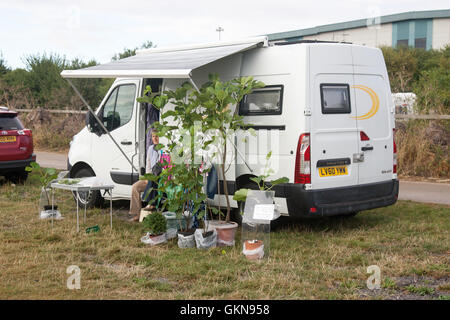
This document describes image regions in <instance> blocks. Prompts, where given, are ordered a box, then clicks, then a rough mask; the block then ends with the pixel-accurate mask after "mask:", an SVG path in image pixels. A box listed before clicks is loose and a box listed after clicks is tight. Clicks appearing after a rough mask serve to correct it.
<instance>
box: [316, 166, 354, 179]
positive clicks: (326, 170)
mask: <svg viewBox="0 0 450 320" xmlns="http://www.w3.org/2000/svg"><path fill="white" fill-rule="evenodd" d="M347 174H348V171H347V167H346V166H341V167H322V168H319V176H321V177H332V176H345V175H347Z"/></svg>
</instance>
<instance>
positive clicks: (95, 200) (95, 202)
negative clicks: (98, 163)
mask: <svg viewBox="0 0 450 320" xmlns="http://www.w3.org/2000/svg"><path fill="white" fill-rule="evenodd" d="M94 176H95V174H94V173H93V172H92V170H91V169H90V168H80V169H78V170H77V171H76V172H75V173H74V174H73V175H72V177H73V178H86V177H94ZM85 194H86V193H85V192H79V193H78V197H77V194H76V193H75V192H73V198H74V200H75V202H78V205H79V206H80V207H81V208H83V207H84V206H85V204H86V208H93V207H96V206H100V205H101V204H102V203H103V197H102V196H101V194H100V191H98V190H96V191H89V194H88V201H87V202H86V200H85V197H84V195H85Z"/></svg>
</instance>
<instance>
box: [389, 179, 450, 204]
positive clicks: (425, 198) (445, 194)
mask: <svg viewBox="0 0 450 320" xmlns="http://www.w3.org/2000/svg"><path fill="white" fill-rule="evenodd" d="M398 199H399V200H412V201H417V202H429V203H439V204H446V205H450V184H448V183H432V182H415V181H414V182H413V181H400V192H399V195H398Z"/></svg>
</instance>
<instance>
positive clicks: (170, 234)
mask: <svg viewBox="0 0 450 320" xmlns="http://www.w3.org/2000/svg"><path fill="white" fill-rule="evenodd" d="M177 233H178V229H176V228H169V229H167V231H166V238H167V239H168V240H169V239H173V238H175V237H176V236H177Z"/></svg>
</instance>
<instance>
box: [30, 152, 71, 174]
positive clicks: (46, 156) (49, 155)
mask: <svg viewBox="0 0 450 320" xmlns="http://www.w3.org/2000/svg"><path fill="white" fill-rule="evenodd" d="M34 153H35V154H36V162H37V163H39V165H40V166H41V167H45V168H55V169H58V170H67V153H56V152H45V151H36V150H35V151H34Z"/></svg>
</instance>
